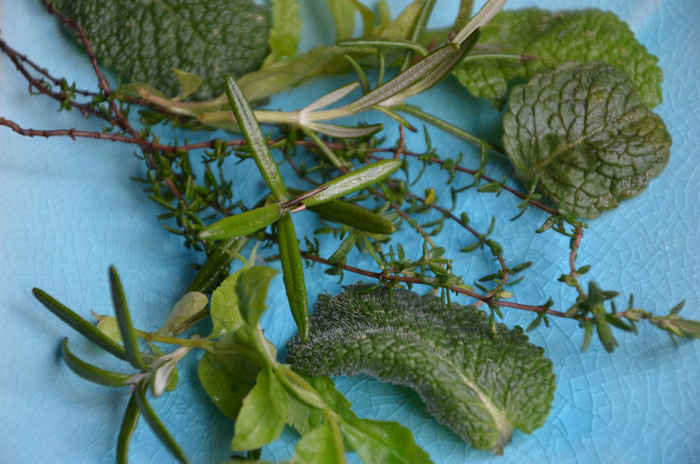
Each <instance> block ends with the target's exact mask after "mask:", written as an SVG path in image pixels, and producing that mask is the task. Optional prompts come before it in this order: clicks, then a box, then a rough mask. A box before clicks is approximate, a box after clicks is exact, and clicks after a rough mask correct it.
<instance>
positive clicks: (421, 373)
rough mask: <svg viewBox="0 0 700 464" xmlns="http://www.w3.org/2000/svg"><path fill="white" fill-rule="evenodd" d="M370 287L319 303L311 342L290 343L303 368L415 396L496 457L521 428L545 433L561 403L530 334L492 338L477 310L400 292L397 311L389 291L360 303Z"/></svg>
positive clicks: (501, 331) (502, 332)
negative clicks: (364, 377) (372, 381)
mask: <svg viewBox="0 0 700 464" xmlns="http://www.w3.org/2000/svg"><path fill="white" fill-rule="evenodd" d="M369 288H370V286H369V285H362V284H360V285H355V286H351V287H347V288H346V291H345V292H344V293H341V294H340V295H338V296H336V297H331V296H328V295H321V296H319V300H318V303H316V306H315V311H314V314H313V316H312V317H311V329H312V330H311V336H310V337H309V341H308V343H305V344H301V343H300V342H299V339H298V338H296V337H295V338H293V339H292V340H291V341H290V343H289V355H288V361H289V362H290V363H291V364H292V365H293V366H294V368H295V369H297V370H299V371H300V372H304V373H306V374H308V375H342V374H347V375H354V374H357V373H365V374H369V375H373V376H375V377H377V378H379V379H381V380H384V381H389V382H391V383H395V384H399V385H405V386H408V387H411V388H412V389H414V390H415V391H416V392H418V394H419V395H420V396H421V398H422V399H423V401H424V402H425V403H426V404H427V406H428V410H429V412H430V413H431V414H432V415H433V416H434V417H435V419H436V420H437V421H438V422H440V423H442V424H444V425H446V426H448V427H449V428H450V429H452V430H453V431H454V432H455V433H456V434H458V435H459V436H461V437H462V438H463V439H464V440H466V441H468V442H469V443H471V445H472V446H473V447H475V448H478V449H491V450H493V451H494V452H496V453H500V452H502V450H503V446H504V445H505V444H506V443H508V442H509V441H510V438H511V435H512V433H513V430H514V429H515V428H519V429H521V430H523V431H524V432H527V433H531V432H532V431H533V430H535V429H536V428H538V427H540V426H542V424H544V421H545V418H546V417H547V414H548V413H549V410H550V407H551V403H552V399H553V396H554V388H555V384H554V374H553V373H552V363H551V362H550V361H549V360H548V359H546V358H545V357H544V354H543V350H542V349H541V348H539V347H536V346H533V345H531V344H529V343H528V338H527V336H526V335H525V334H524V333H523V331H522V329H520V328H519V327H517V328H516V329H514V330H508V328H507V327H506V326H504V325H503V324H496V333H495V336H494V335H492V333H491V326H490V324H489V320H488V317H487V315H486V314H485V313H483V312H482V311H479V310H477V309H476V308H474V307H473V306H468V307H459V305H456V304H455V303H452V305H451V306H450V307H449V308H448V307H446V306H445V305H444V304H443V303H442V301H441V300H440V299H439V298H435V297H432V296H419V295H416V294H415V293H412V292H409V291H406V290H400V289H395V290H394V291H393V297H392V303H390V301H389V293H388V291H387V290H386V289H383V288H382V289H380V290H377V291H375V292H373V293H370V294H362V291H365V290H367V289H369ZM348 433H350V434H352V433H353V432H352V431H350V432H348ZM346 436H347V435H346ZM348 438H349V437H348ZM356 440H357V441H358V442H361V441H362V440H361V439H360V438H359V437H357V438H356ZM358 446H359V445H358ZM368 446H369V445H368ZM358 451H359V450H358ZM379 462H381V461H379ZM408 462H411V461H408Z"/></svg>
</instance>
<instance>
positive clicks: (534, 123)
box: [503, 62, 671, 218]
mask: <svg viewBox="0 0 700 464" xmlns="http://www.w3.org/2000/svg"><path fill="white" fill-rule="evenodd" d="M508 106H509V109H508V112H507V113H506V114H505V116H504V118H503V126H504V136H503V143H504V147H505V149H506V152H507V154H508V157H509V158H510V160H511V162H512V164H513V166H514V167H515V169H516V170H517V175H518V176H519V177H520V178H521V179H522V180H523V181H524V182H525V183H526V184H527V185H528V186H531V185H533V184H534V183H536V185H537V190H538V191H539V192H540V193H542V194H544V195H545V196H546V197H547V198H548V199H549V201H550V202H552V203H553V204H555V205H557V206H558V207H559V208H560V209H561V210H563V211H567V212H573V213H575V214H576V215H578V216H581V217H584V218H594V217H597V216H599V215H600V214H601V213H602V212H603V211H605V210H609V209H613V208H616V207H617V206H618V205H619V204H620V202H621V201H623V200H626V199H628V198H632V197H634V196H636V195H638V194H640V193H641V192H642V191H643V190H644V189H645V188H646V186H647V184H648V183H649V180H650V179H651V178H652V177H655V176H657V175H658V174H660V173H661V171H662V170H663V169H664V167H665V166H666V163H667V162H668V159H669V156H670V150H669V148H670V146H671V136H670V134H669V133H668V132H667V130H666V125H665V124H664V122H663V120H662V119H661V118H660V117H659V116H657V115H656V114H654V113H652V112H651V110H650V109H649V107H648V106H647V105H646V104H645V103H644V101H643V100H642V98H641V97H640V96H639V94H638V93H637V90H636V89H635V87H634V84H633V82H632V81H630V79H629V77H628V76H627V74H626V73H625V72H624V71H623V70H621V69H619V68H616V67H614V66H612V65H609V64H606V63H602V62H592V63H585V64H580V63H568V64H564V65H562V66H560V67H558V68H557V69H555V70H554V71H551V72H546V73H542V74H539V75H537V76H535V77H534V78H533V79H532V80H531V81H530V82H528V83H527V84H526V85H522V86H518V87H516V88H515V89H513V92H512V93H511V95H510V99H509V105H508Z"/></svg>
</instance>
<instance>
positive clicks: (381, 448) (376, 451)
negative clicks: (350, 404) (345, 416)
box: [341, 419, 432, 464]
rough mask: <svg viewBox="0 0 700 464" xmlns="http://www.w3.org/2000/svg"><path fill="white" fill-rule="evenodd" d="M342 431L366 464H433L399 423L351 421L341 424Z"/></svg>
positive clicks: (364, 420)
mask: <svg viewBox="0 0 700 464" xmlns="http://www.w3.org/2000/svg"><path fill="white" fill-rule="evenodd" d="M341 429H342V431H343V437H345V439H346V440H347V441H348V444H349V445H350V447H351V449H353V450H355V451H357V454H359V455H360V457H361V458H362V462H364V463H365V464H432V461H431V460H430V457H429V456H428V454H427V453H426V452H425V451H423V450H422V449H421V448H420V447H419V446H418V445H416V442H415V441H414V440H413V434H411V431H410V430H408V429H407V428H406V427H404V426H403V425H401V424H399V423H398V422H380V421H373V420H369V419H354V420H348V421H342V422H341Z"/></svg>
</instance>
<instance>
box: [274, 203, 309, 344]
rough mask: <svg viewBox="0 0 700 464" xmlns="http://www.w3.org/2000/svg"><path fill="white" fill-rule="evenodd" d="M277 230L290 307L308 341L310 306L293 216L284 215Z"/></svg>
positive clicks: (283, 276) (303, 337)
mask: <svg viewBox="0 0 700 464" xmlns="http://www.w3.org/2000/svg"><path fill="white" fill-rule="evenodd" d="M277 230H278V236H277V237H278V242H279V248H280V259H281V261H282V278H283V280H284V287H285V290H286V291H287V299H288V300H289V307H290V309H291V310H292V316H294V321H295V322H296V324H297V328H298V329H299V335H300V337H301V339H302V341H306V339H307V338H308V336H309V304H308V301H307V298H306V282H305V281H304V265H303V262H302V260H301V252H300V251H299V243H297V234H296V232H295V230H294V223H293V222H292V216H291V215H290V214H289V213H284V214H283V215H282V217H281V218H280V220H279V222H278V223H277Z"/></svg>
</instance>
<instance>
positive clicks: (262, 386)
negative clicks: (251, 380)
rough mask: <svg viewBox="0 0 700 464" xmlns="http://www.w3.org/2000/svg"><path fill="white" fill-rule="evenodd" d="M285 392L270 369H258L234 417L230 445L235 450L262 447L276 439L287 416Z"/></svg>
mask: <svg viewBox="0 0 700 464" xmlns="http://www.w3.org/2000/svg"><path fill="white" fill-rule="evenodd" d="M288 413H289V411H288V408H287V392H286V391H285V390H284V387H283V386H282V384H281V383H280V381H279V380H277V377H276V376H275V375H274V374H273V373H272V369H271V368H269V367H268V368H265V369H263V370H261V371H260V374H258V377H257V378H256V379H255V387H253V389H252V390H251V391H250V393H249V394H248V396H246V398H245V400H243V407H242V408H241V411H240V412H239V413H238V417H237V418H236V433H235V435H234V436H233V443H232V444H231V447H232V448H233V449H234V450H236V451H247V450H253V449H257V448H261V447H263V446H265V445H267V444H268V443H270V442H271V441H273V440H275V439H277V438H278V437H279V436H280V434H281V433H282V429H283V428H284V424H285V423H286V422H287V417H288Z"/></svg>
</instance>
